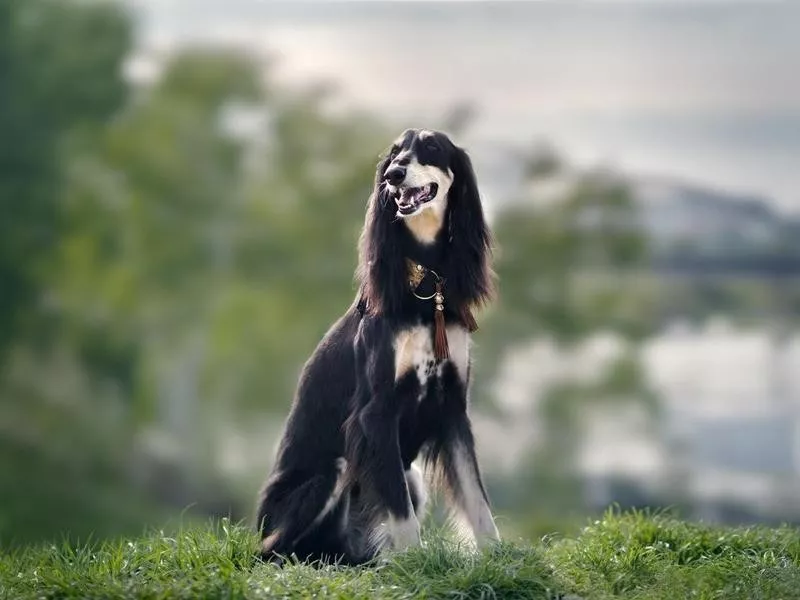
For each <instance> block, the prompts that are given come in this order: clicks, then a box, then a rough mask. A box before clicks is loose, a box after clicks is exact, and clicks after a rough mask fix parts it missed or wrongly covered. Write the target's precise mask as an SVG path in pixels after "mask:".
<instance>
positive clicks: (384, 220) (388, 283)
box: [356, 153, 406, 315]
mask: <svg viewBox="0 0 800 600" xmlns="http://www.w3.org/2000/svg"><path fill="white" fill-rule="evenodd" d="M390 160H391V157H390V156H389V155H388V153H387V155H386V156H385V157H384V158H383V159H381V161H380V162H379V163H378V167H377V169H376V171H375V183H374V186H373V189H372V193H371V194H370V197H369V201H368V203H367V214H366V218H365V221H364V229H363V230H362V232H361V238H360V240H359V245H358V254H359V264H358V270H357V272H356V278H357V280H358V283H359V286H360V292H359V294H360V299H359V305H360V306H361V307H362V310H366V311H367V312H369V313H371V314H375V315H377V314H385V313H387V312H393V311H394V310H396V309H397V308H399V306H398V304H399V302H400V301H401V299H402V298H403V292H404V290H405V288H404V285H405V281H406V273H405V262H404V259H403V254H402V251H401V247H400V240H399V239H398V236H397V232H396V231H393V228H392V227H391V225H392V222H393V221H394V218H395V212H396V211H395V209H394V206H393V204H394V202H393V201H392V199H391V198H390V197H389V194H388V193H387V192H386V187H385V185H384V181H383V173H384V171H386V168H387V167H388V166H389V162H390Z"/></svg>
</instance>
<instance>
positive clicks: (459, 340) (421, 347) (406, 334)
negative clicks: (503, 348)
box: [394, 325, 470, 386]
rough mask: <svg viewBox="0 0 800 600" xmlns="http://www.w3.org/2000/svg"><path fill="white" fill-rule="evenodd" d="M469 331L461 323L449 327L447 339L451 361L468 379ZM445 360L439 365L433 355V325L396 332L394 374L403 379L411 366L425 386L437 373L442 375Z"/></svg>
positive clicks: (463, 378) (417, 326)
mask: <svg viewBox="0 0 800 600" xmlns="http://www.w3.org/2000/svg"><path fill="white" fill-rule="evenodd" d="M469 342H470V340H469V333H467V331H466V329H464V328H463V327H458V326H450V327H448V328H447V343H448V346H449V347H450V358H449V362H452V363H453V364H454V366H455V367H456V370H457V371H458V375H459V377H460V378H461V380H462V381H463V382H465V383H466V381H467V377H468V374H469ZM443 364H444V363H442V364H440V365H438V367H437V365H436V360H435V359H434V356H433V331H432V329H431V327H425V326H422V325H416V326H414V327H410V328H409V329H405V330H403V331H401V332H400V333H398V334H397V336H396V337H395V339H394V377H395V381H397V380H398V379H400V378H401V377H402V376H403V375H405V374H406V373H407V372H408V371H410V370H412V369H413V370H415V371H416V373H417V377H418V378H419V381H420V384H422V385H423V386H424V385H425V384H426V383H427V382H428V379H429V378H430V377H432V376H433V375H434V374H436V375H441V369H442V367H443Z"/></svg>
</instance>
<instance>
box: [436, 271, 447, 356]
mask: <svg viewBox="0 0 800 600" xmlns="http://www.w3.org/2000/svg"><path fill="white" fill-rule="evenodd" d="M433 312H434V315H433V355H434V356H435V357H436V358H437V359H439V360H445V359H448V358H450V348H449V346H448V344H447V329H446V328H445V325H444V296H443V295H442V284H441V283H440V282H438V283H437V284H436V296H435V304H434V309H433Z"/></svg>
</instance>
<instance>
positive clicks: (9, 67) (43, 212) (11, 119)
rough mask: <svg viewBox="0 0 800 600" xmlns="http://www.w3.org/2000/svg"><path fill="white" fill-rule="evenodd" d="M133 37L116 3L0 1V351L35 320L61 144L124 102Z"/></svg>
mask: <svg viewBox="0 0 800 600" xmlns="http://www.w3.org/2000/svg"><path fill="white" fill-rule="evenodd" d="M87 40H91V43H87ZM130 45H131V30H130V26H129V21H128V19H127V16H126V15H125V14H124V13H123V12H122V11H121V10H120V8H119V7H118V6H117V5H114V4H101V3H95V4H75V3H70V2H55V1H51V0H25V1H20V0H0V212H2V215H3V218H2V219H0V350H2V349H3V348H4V347H7V345H8V344H9V342H10V340H11V339H12V337H13V336H14V335H15V334H17V333H18V332H19V331H20V328H27V329H25V330H26V331H28V332H30V327H31V326H32V325H33V324H35V322H36V318H35V317H36V309H37V307H38V305H39V301H40V292H41V290H42V282H43V278H45V277H46V272H47V269H48V268H49V267H50V266H51V260H52V258H53V253H54V252H55V250H56V248H57V247H58V243H59V239H60V235H61V232H62V213H61V204H60V200H61V198H60V196H59V182H60V178H61V176H62V172H61V169H60V161H59V153H60V149H61V144H62V143H63V141H64V137H65V135H66V134H68V133H69V132H71V131H74V130H75V129H76V128H82V127H84V128H85V127H92V126H95V125H97V124H99V123H103V122H104V121H105V120H107V119H108V117H109V116H111V115H112V114H113V113H114V112H115V111H116V110H117V108H118V107H119V106H120V104H121V102H122V101H123V100H124V98H125V96H126V87H125V84H124V82H123V80H122V77H121V65H122V61H123V59H124V57H125V56H126V55H127V53H128V51H129V50H130Z"/></svg>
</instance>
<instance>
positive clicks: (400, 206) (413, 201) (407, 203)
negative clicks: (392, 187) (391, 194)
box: [394, 183, 439, 216]
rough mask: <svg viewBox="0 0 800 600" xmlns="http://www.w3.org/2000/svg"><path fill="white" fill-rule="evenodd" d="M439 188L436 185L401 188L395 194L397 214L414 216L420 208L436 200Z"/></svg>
mask: <svg viewBox="0 0 800 600" xmlns="http://www.w3.org/2000/svg"><path fill="white" fill-rule="evenodd" d="M438 191H439V186H438V184H436V183H429V184H428V185H423V186H422V187H401V188H400V189H399V190H398V191H397V193H396V194H395V198H394V200H395V202H397V212H398V213H399V214H400V215H403V216H408V215H412V214H414V213H415V212H417V210H419V207H420V206H422V205H423V204H426V203H428V202H430V201H431V200H433V199H434V198H436V193H437V192H438Z"/></svg>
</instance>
